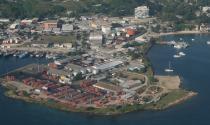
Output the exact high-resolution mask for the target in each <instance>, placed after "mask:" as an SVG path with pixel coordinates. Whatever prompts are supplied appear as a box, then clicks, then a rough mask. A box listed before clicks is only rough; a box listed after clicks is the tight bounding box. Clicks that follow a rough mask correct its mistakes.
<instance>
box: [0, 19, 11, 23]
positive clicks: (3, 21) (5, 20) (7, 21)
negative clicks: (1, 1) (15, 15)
mask: <svg viewBox="0 0 210 125" xmlns="http://www.w3.org/2000/svg"><path fill="white" fill-rule="evenodd" d="M0 22H1V23H9V22H10V20H9V19H4V18H0Z"/></svg>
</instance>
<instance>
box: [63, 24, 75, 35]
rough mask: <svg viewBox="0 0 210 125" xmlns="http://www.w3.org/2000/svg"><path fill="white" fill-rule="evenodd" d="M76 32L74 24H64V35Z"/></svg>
mask: <svg viewBox="0 0 210 125" xmlns="http://www.w3.org/2000/svg"><path fill="white" fill-rule="evenodd" d="M73 30H74V26H73V25H72V24H63V25H62V29H61V31H62V32H64V33H68V32H72V31H73Z"/></svg>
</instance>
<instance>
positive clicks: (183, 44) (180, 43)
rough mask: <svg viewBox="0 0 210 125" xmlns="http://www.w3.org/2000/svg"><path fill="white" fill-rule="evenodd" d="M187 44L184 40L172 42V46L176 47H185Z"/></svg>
mask: <svg viewBox="0 0 210 125" xmlns="http://www.w3.org/2000/svg"><path fill="white" fill-rule="evenodd" d="M188 46H189V44H187V43H186V42H177V43H176V44H174V48H176V49H182V48H184V49H185V48H187V47H188Z"/></svg>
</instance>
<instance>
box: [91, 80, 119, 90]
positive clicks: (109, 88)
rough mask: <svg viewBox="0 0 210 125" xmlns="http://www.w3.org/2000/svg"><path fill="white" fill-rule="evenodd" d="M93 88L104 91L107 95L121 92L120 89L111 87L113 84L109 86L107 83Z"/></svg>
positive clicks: (98, 84) (114, 86)
mask: <svg viewBox="0 0 210 125" xmlns="http://www.w3.org/2000/svg"><path fill="white" fill-rule="evenodd" d="M93 87H96V88H98V89H101V90H104V91H106V92H108V93H110V92H111V93H119V92H121V91H122V89H121V87H119V86H116V85H113V84H109V83H102V82H100V83H96V84H94V85H93Z"/></svg>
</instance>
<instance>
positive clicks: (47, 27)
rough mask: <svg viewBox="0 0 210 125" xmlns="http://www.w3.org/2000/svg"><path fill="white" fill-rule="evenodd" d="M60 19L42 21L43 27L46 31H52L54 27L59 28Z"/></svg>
mask: <svg viewBox="0 0 210 125" xmlns="http://www.w3.org/2000/svg"><path fill="white" fill-rule="evenodd" d="M57 25H58V21H57V20H48V21H44V22H41V27H42V29H43V30H44V31H51V30H52V29H53V28H57Z"/></svg>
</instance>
